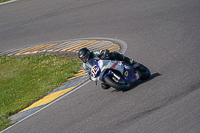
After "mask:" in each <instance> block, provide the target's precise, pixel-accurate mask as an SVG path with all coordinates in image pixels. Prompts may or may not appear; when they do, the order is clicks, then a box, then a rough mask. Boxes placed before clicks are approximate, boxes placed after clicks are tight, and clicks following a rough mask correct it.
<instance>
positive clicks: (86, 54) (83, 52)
mask: <svg viewBox="0 0 200 133" xmlns="http://www.w3.org/2000/svg"><path fill="white" fill-rule="evenodd" d="M78 57H79V58H80V59H81V60H82V61H83V62H84V63H86V62H87V61H88V60H89V58H90V50H88V49H87V48H82V49H80V50H79V51H78Z"/></svg>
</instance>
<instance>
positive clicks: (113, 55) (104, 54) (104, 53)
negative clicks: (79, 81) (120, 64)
mask: <svg viewBox="0 0 200 133" xmlns="http://www.w3.org/2000/svg"><path fill="white" fill-rule="evenodd" d="M78 57H79V58H80V59H81V60H82V62H83V69H84V71H85V72H86V74H87V75H88V76H89V79H91V76H90V74H91V73H90V68H89V67H87V65H86V63H87V61H88V60H90V59H92V58H95V57H98V58H100V59H105V58H109V59H111V60H118V61H124V62H125V63H127V64H130V65H133V64H134V60H133V59H130V58H128V57H126V56H124V55H123V54H121V53H119V52H117V51H114V52H110V51H109V50H107V49H106V50H99V51H91V52H90V50H89V49H87V48H82V49H80V50H79V52H78ZM101 87H102V88H103V89H108V88H110V86H109V85H107V84H106V83H101Z"/></svg>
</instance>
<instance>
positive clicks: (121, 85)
mask: <svg viewBox="0 0 200 133" xmlns="http://www.w3.org/2000/svg"><path fill="white" fill-rule="evenodd" d="M105 82H106V83H107V84H108V85H110V86H111V87H113V88H115V89H117V90H128V89H130V88H131V85H130V84H129V83H127V82H126V80H125V79H123V78H120V80H118V79H115V77H114V76H110V75H109V76H107V77H106V78H105Z"/></svg>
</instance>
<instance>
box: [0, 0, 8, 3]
mask: <svg viewBox="0 0 200 133" xmlns="http://www.w3.org/2000/svg"><path fill="white" fill-rule="evenodd" d="M6 1H9V0H0V3H2V2H6Z"/></svg>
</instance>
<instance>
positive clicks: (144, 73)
mask: <svg viewBox="0 0 200 133" xmlns="http://www.w3.org/2000/svg"><path fill="white" fill-rule="evenodd" d="M135 70H137V71H139V72H140V74H141V75H142V76H141V77H140V80H147V79H149V78H150V76H151V73H150V71H149V69H148V68H147V67H145V66H144V65H142V64H140V65H139V67H137V68H136V69H135Z"/></svg>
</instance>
